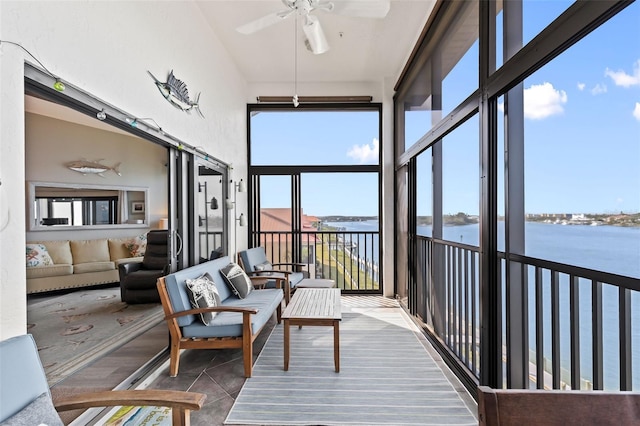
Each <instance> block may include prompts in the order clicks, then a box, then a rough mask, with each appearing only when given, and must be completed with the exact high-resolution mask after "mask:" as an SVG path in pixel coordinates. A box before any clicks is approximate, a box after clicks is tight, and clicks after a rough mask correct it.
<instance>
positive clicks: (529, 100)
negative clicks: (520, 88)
mask: <svg viewBox="0 0 640 426" xmlns="http://www.w3.org/2000/svg"><path fill="white" fill-rule="evenodd" d="M566 103H567V92H565V91H564V90H556V89H555V88H554V87H553V85H552V84H551V83H548V82H544V83H542V84H534V85H532V86H531V87H529V88H528V89H524V116H525V117H526V118H530V119H532V120H542V119H543V118H547V117H550V116H552V115H557V114H562V113H563V112H564V108H563V107H562V106H563V105H564V104H566Z"/></svg>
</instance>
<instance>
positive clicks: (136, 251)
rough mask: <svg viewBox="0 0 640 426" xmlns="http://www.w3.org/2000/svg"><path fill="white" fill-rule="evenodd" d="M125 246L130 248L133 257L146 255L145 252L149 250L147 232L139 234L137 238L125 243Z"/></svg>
mask: <svg viewBox="0 0 640 426" xmlns="http://www.w3.org/2000/svg"><path fill="white" fill-rule="evenodd" d="M124 246H125V247H126V248H127V250H129V253H130V254H131V257H141V256H144V252H145V251H147V234H142V235H138V236H137V237H135V238H132V239H131V240H129V241H127V242H126V243H124Z"/></svg>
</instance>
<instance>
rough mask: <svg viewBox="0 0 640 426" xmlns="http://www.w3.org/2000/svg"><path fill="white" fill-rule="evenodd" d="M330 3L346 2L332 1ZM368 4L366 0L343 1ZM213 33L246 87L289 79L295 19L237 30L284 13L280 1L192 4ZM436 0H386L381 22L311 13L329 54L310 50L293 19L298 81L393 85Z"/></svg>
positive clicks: (293, 45) (235, 0) (202, 2)
mask: <svg viewBox="0 0 640 426" xmlns="http://www.w3.org/2000/svg"><path fill="white" fill-rule="evenodd" d="M333 1H334V2H335V3H339V2H344V1H347V0H333ZM348 1H351V2H354V1H355V2H365V3H366V2H367V0H348ZM196 3H197V4H198V6H199V7H200V9H201V10H202V14H203V16H204V18H205V19H206V21H207V22H208V23H209V25H210V26H211V28H212V30H213V32H214V33H215V34H216V35H217V36H218V38H219V39H220V41H221V42H222V44H223V45H224V46H225V47H226V48H227V50H228V52H229V54H230V55H231V57H232V58H233V60H234V61H235V62H236V64H237V66H238V68H239V70H240V72H241V73H242V75H243V76H244V78H245V79H246V80H247V82H248V83H249V84H255V83H283V82H292V81H293V80H294V63H295V60H294V58H295V55H294V53H295V51H296V49H295V47H296V46H295V39H296V37H295V34H296V33H295V31H296V25H295V24H296V16H295V14H292V15H290V16H289V17H287V18H286V19H285V20H283V21H281V22H278V23H276V24H275V25H272V26H270V27H268V28H264V29H262V30H260V31H258V32H256V33H254V34H250V35H245V34H241V33H239V32H237V31H236V28H237V27H239V26H241V25H243V24H246V23H248V22H250V21H253V20H255V19H258V18H260V17H263V16H265V15H268V14H270V13H273V12H277V11H282V10H286V9H287V8H286V6H285V5H284V4H283V3H282V1H281V0H254V1H249V0H231V1H224V0H213V1H211V0H209V1H197V2H196ZM434 4H435V0H391V7H390V9H389V13H388V14H387V16H386V17H385V18H383V19H376V18H353V17H347V16H342V15H338V14H335V13H332V12H328V11H324V10H315V11H313V12H312V14H313V15H315V16H316V17H317V18H318V19H319V21H320V24H321V25H322V28H323V30H324V33H325V35H326V38H327V41H328V42H329V45H330V47H331V48H330V50H329V51H328V52H326V53H323V54H321V55H314V54H312V53H311V52H309V51H308V50H307V49H306V48H305V46H304V43H303V39H304V33H303V31H302V29H301V27H300V24H301V21H302V19H301V18H298V39H299V41H298V46H297V52H298V59H297V61H298V72H297V80H298V81H299V82H321V83H326V82H381V81H382V80H383V79H384V78H392V79H393V80H392V82H393V84H395V82H396V80H397V78H398V77H399V76H400V73H401V72H402V69H403V68H404V65H405V63H406V62H407V60H408V58H409V56H410V54H411V51H412V50H413V47H414V46H415V44H416V41H417V40H418V37H419V35H420V33H421V32H422V29H423V27H424V25H425V23H426V22H427V19H428V16H429V14H430V13H431V11H432V9H433V6H434Z"/></svg>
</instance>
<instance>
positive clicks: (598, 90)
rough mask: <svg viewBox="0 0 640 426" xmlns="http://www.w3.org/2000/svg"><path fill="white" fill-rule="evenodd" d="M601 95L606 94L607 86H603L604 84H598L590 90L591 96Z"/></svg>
mask: <svg viewBox="0 0 640 426" xmlns="http://www.w3.org/2000/svg"><path fill="white" fill-rule="evenodd" d="M603 93H607V86H605V85H604V84H600V83H598V84H596V85H595V86H593V89H591V94H592V95H601V94H603Z"/></svg>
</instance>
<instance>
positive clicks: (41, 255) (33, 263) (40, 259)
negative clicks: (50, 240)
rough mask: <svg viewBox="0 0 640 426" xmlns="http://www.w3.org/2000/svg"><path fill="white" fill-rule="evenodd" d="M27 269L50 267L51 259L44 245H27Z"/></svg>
mask: <svg viewBox="0 0 640 426" xmlns="http://www.w3.org/2000/svg"><path fill="white" fill-rule="evenodd" d="M26 255H27V268H34V267H38V266H51V265H53V259H51V256H50V255H49V252H48V251H47V248H46V247H45V246H44V244H27V252H26Z"/></svg>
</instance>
